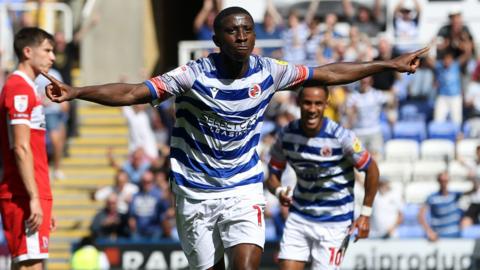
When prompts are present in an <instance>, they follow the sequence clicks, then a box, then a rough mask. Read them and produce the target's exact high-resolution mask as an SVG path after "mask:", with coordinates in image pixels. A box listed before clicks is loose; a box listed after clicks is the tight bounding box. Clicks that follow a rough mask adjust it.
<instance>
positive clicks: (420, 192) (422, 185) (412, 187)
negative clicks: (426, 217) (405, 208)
mask: <svg viewBox="0 0 480 270" xmlns="http://www.w3.org/2000/svg"><path fill="white" fill-rule="evenodd" d="M438 189H439V186H438V183H437V182H434V181H421V182H411V183H408V184H407V185H406V187H405V202H406V203H424V202H425V200H426V199H427V197H428V196H429V195H430V194H432V193H434V192H437V191H438Z"/></svg>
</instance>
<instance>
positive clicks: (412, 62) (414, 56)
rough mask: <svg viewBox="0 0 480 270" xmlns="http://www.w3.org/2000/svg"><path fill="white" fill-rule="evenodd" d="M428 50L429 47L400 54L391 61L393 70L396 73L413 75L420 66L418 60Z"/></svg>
mask: <svg viewBox="0 0 480 270" xmlns="http://www.w3.org/2000/svg"><path fill="white" fill-rule="evenodd" d="M429 50H430V48H429V47H425V48H423V49H420V50H418V51H415V52H411V53H406V54H402V55H400V56H398V57H396V58H394V59H392V61H393V63H394V66H395V69H396V70H397V71H398V72H408V73H415V71H416V70H417V68H418V66H419V65H420V58H421V57H422V56H423V55H425V54H426V53H427V52H428V51H429Z"/></svg>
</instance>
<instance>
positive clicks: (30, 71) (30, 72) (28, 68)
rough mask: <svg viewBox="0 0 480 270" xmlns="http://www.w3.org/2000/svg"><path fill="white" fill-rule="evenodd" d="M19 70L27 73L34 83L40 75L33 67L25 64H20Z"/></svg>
mask: <svg viewBox="0 0 480 270" xmlns="http://www.w3.org/2000/svg"><path fill="white" fill-rule="evenodd" d="M17 69H18V70H20V71H21V72H23V73H25V74H26V75H27V76H28V77H29V78H30V79H32V81H33V80H35V78H36V77H37V75H38V74H36V73H35V71H34V70H33V68H32V66H31V65H29V64H27V63H25V62H21V63H19V64H18V67H17Z"/></svg>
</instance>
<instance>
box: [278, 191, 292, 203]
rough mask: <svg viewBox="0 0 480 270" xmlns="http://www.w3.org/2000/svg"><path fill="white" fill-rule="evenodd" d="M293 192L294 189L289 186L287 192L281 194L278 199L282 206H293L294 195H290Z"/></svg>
mask: <svg viewBox="0 0 480 270" xmlns="http://www.w3.org/2000/svg"><path fill="white" fill-rule="evenodd" d="M291 192H292V188H291V187H290V186H288V187H287V189H286V190H285V191H283V192H280V194H279V196H278V199H279V201H280V204H281V205H283V206H290V205H291V204H292V195H291V194H290V193H291Z"/></svg>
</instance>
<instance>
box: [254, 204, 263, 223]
mask: <svg viewBox="0 0 480 270" xmlns="http://www.w3.org/2000/svg"><path fill="white" fill-rule="evenodd" d="M252 207H253V209H256V210H257V221H258V227H262V208H260V206H259V205H254V206H252Z"/></svg>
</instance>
